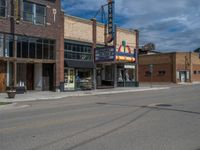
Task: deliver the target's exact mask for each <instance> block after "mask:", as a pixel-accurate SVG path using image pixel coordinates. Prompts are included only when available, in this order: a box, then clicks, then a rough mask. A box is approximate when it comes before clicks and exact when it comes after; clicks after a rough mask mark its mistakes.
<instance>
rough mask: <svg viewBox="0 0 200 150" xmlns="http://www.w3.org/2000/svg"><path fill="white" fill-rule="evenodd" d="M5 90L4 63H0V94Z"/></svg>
mask: <svg viewBox="0 0 200 150" xmlns="http://www.w3.org/2000/svg"><path fill="white" fill-rule="evenodd" d="M5 90H6V63H5V62H2V61H0V92H5Z"/></svg>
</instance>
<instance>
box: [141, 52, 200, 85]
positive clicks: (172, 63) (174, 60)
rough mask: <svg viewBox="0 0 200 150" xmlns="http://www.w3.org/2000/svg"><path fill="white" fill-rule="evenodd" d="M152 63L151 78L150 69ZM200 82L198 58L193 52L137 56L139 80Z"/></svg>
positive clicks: (199, 61)
mask: <svg viewBox="0 0 200 150" xmlns="http://www.w3.org/2000/svg"><path fill="white" fill-rule="evenodd" d="M150 65H152V66H153V67H152V72H153V73H152V78H151V69H150ZM151 80H152V82H173V83H179V82H200V58H199V54H198V53H194V52H173V53H160V54H151V55H140V56H139V81H140V82H150V81H151Z"/></svg>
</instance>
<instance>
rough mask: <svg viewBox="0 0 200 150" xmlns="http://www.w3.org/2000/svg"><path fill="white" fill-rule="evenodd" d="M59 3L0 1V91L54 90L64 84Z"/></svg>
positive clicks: (31, 0)
mask: <svg viewBox="0 0 200 150" xmlns="http://www.w3.org/2000/svg"><path fill="white" fill-rule="evenodd" d="M63 22H64V13H63V12H62V11H61V2H60V0H1V1H0V92H3V91H5V89H6V87H7V86H15V87H17V88H18V89H25V88H26V89H27V90H55V89H58V88H59V87H60V84H61V83H63V81H64V73H63V67H64V62H63V55H64V46H63V43H64V38H63V37H64V25H63Z"/></svg>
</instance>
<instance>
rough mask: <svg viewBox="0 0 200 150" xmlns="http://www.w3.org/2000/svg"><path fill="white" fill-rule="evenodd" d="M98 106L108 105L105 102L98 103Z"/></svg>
mask: <svg viewBox="0 0 200 150" xmlns="http://www.w3.org/2000/svg"><path fill="white" fill-rule="evenodd" d="M96 104H98V105H106V104H107V103H104V102H98V103H96Z"/></svg>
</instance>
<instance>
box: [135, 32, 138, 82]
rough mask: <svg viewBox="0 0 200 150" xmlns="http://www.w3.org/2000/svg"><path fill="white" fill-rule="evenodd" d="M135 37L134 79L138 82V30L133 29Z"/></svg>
mask: <svg viewBox="0 0 200 150" xmlns="http://www.w3.org/2000/svg"><path fill="white" fill-rule="evenodd" d="M135 34H136V36H135V37H136V38H135V43H136V47H135V48H136V49H135V50H136V52H135V53H136V63H135V81H136V82H139V67H138V66H139V55H138V49H139V31H138V30H135Z"/></svg>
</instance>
